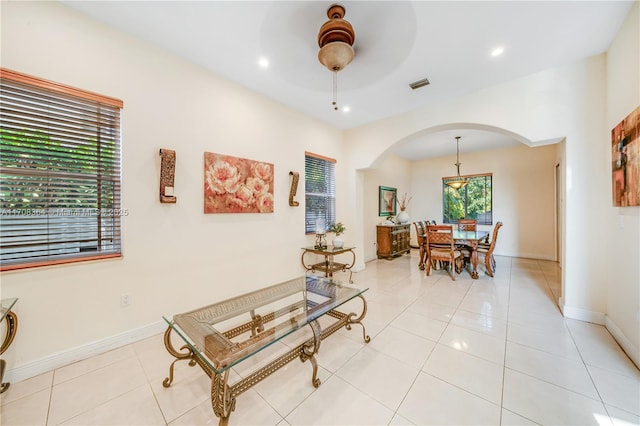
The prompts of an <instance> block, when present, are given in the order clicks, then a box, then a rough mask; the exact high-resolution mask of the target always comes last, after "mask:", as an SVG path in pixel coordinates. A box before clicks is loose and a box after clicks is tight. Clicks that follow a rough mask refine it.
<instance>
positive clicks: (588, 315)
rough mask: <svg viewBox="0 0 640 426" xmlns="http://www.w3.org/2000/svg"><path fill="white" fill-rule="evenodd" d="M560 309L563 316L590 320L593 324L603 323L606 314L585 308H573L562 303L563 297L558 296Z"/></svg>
mask: <svg viewBox="0 0 640 426" xmlns="http://www.w3.org/2000/svg"><path fill="white" fill-rule="evenodd" d="M560 309H561V310H562V314H563V315H564V316H565V318H571V319H575V320H579V321H585V322H591V323H593V324H598V325H605V319H606V315H605V314H603V313H602V312H594V311H589V310H587V309H582V308H575V307H573V306H567V305H565V304H564V299H562V298H560Z"/></svg>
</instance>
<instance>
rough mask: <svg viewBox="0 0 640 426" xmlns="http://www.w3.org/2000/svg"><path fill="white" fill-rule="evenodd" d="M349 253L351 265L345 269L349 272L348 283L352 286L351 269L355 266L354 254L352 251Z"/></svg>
mask: <svg viewBox="0 0 640 426" xmlns="http://www.w3.org/2000/svg"><path fill="white" fill-rule="evenodd" d="M349 253H351V256H353V258H352V259H351V265H349V266H345V269H348V270H349V283H350V284H353V271H352V270H351V268H353V265H355V264H356V254H355V253H354V252H353V250H349Z"/></svg>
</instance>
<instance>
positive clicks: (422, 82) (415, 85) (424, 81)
mask: <svg viewBox="0 0 640 426" xmlns="http://www.w3.org/2000/svg"><path fill="white" fill-rule="evenodd" d="M427 84H429V79H427V78H423V79H422V80H418V81H414V82H413V83H411V84H409V87H411V88H412V89H413V90H416V89H419V88H421V87H423V86H426V85H427Z"/></svg>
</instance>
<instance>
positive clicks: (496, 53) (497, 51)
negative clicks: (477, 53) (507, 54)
mask: <svg viewBox="0 0 640 426" xmlns="http://www.w3.org/2000/svg"><path fill="white" fill-rule="evenodd" d="M503 53H504V47H496V48H495V49H493V50H492V51H491V56H493V57H494V58H495V57H496V56H500V55H502V54H503Z"/></svg>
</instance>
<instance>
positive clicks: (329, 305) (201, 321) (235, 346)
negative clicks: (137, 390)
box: [162, 276, 371, 425]
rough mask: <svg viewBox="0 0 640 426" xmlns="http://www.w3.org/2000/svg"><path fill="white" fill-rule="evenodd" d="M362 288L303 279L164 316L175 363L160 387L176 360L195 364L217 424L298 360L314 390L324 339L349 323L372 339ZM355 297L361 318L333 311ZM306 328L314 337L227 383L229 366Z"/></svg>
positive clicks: (321, 279)
mask: <svg viewBox="0 0 640 426" xmlns="http://www.w3.org/2000/svg"><path fill="white" fill-rule="evenodd" d="M366 290H367V289H366V288H365V289H361V288H358V287H355V286H348V285H343V284H342V283H340V282H338V281H335V280H333V279H331V278H329V277H317V276H303V277H299V278H295V279H292V280H289V281H285V282H283V283H280V284H276V285H274V286H270V287H266V288H263V289H260V290H256V291H253V292H251V293H247V294H244V295H241V296H238V297H234V298H231V299H228V300H225V301H222V302H218V303H214V304H212V305H208V306H205V307H202V308H199V309H195V310H193V311H189V312H185V313H182V314H177V315H174V316H173V318H168V317H163V318H164V320H165V321H166V322H167V324H168V328H167V331H166V332H165V334H164V344H165V347H166V348H167V351H169V353H170V354H171V355H173V356H174V357H175V358H176V359H175V360H174V361H173V362H172V363H171V365H170V367H169V376H168V377H167V378H165V379H164V381H163V382H162V384H163V386H164V387H169V386H171V383H172V382H173V369H174V364H175V363H176V362H177V361H180V360H189V365H191V366H193V365H196V364H198V365H199V366H200V367H201V368H202V369H203V370H204V372H205V373H207V375H208V376H209V377H210V378H211V405H212V407H213V412H214V413H215V415H216V416H218V417H219V419H220V420H219V424H220V425H226V424H227V422H228V419H229V416H230V415H231V412H232V411H234V410H235V403H236V398H237V397H238V396H239V395H240V394H242V393H243V392H245V391H247V390H248V389H250V388H251V387H252V386H253V385H255V384H257V383H259V382H260V381H262V380H263V379H265V378H267V377H268V376H269V375H271V374H272V373H274V372H275V371H277V370H278V369H280V368H282V367H284V366H285V365H286V364H288V363H289V362H291V361H293V360H294V359H296V358H299V359H300V360H301V361H303V362H304V361H307V360H309V362H310V363H311V365H312V368H313V371H312V377H311V383H312V385H313V386H314V387H318V386H319V385H320V379H318V378H317V373H318V364H317V361H316V358H315V356H316V354H317V353H318V350H319V349H320V342H321V341H322V340H324V339H326V338H327V337H329V336H330V335H332V334H333V333H335V332H336V331H338V330H340V329H341V328H343V327H345V328H346V329H347V330H351V326H352V324H360V325H361V326H362V334H363V338H364V341H365V342H366V343H368V342H369V341H370V340H371V339H370V338H369V336H368V335H367V334H366V331H365V328H364V325H363V324H362V319H363V318H364V317H365V315H366V312H367V302H366V300H365V298H364V296H363V293H364V292H365V291H366ZM356 298H357V299H360V301H361V302H362V311H361V312H360V313H359V314H357V313H353V312H352V313H349V314H346V313H343V312H340V311H338V310H337V309H336V308H338V307H340V306H341V305H343V304H344V303H346V302H348V301H350V300H352V299H356ZM324 316H326V317H325V318H328V319H330V321H324V320H323V323H324V324H325V327H324V328H322V327H321V326H320V322H319V321H318V320H319V319H320V318H321V317H324ZM327 323H328V325H326V324H327ZM306 326H309V327H310V329H311V331H312V332H313V337H312V338H310V339H308V340H306V341H304V343H301V344H299V345H297V346H295V347H294V348H292V349H290V350H289V351H287V352H286V353H284V354H282V355H279V356H277V357H276V358H275V359H273V360H270V361H269V362H268V363H266V364H265V365H263V366H262V367H260V368H258V369H256V370H255V371H253V372H252V373H250V374H248V375H244V376H243V378H241V379H240V380H238V381H237V382H235V383H233V384H229V373H230V370H231V368H232V367H233V366H235V365H237V364H239V363H240V362H242V361H244V360H246V359H248V358H250V357H252V356H253V355H255V354H257V353H258V352H260V351H262V350H263V349H265V348H267V347H269V346H270V345H272V344H274V343H276V342H278V341H280V340H281V339H282V338H284V337H285V336H288V335H290V334H292V333H295V332H296V331H298V330H301V329H302V328H304V327H306ZM172 332H175V333H176V334H178V335H179V336H180V337H181V338H182V340H183V341H184V343H185V345H183V346H182V347H181V348H180V349H175V347H174V346H173V344H172V342H171V333H172Z"/></svg>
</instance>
